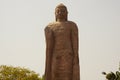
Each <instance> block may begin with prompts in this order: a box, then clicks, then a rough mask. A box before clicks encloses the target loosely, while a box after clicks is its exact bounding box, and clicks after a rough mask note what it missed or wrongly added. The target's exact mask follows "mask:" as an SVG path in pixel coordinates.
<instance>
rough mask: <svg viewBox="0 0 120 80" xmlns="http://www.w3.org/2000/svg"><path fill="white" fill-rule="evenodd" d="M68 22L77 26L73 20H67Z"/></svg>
mask: <svg viewBox="0 0 120 80" xmlns="http://www.w3.org/2000/svg"><path fill="white" fill-rule="evenodd" d="M68 23H69V24H71V25H74V26H77V24H76V23H75V22H73V21H68Z"/></svg>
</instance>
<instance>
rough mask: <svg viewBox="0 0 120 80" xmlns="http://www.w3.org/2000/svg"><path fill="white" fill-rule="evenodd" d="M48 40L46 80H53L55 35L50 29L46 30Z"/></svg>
mask: <svg viewBox="0 0 120 80" xmlns="http://www.w3.org/2000/svg"><path fill="white" fill-rule="evenodd" d="M45 38H46V66H45V80H51V78H50V77H51V73H50V72H51V62H52V52H53V50H52V48H53V33H52V30H51V29H50V28H49V27H46V28H45Z"/></svg>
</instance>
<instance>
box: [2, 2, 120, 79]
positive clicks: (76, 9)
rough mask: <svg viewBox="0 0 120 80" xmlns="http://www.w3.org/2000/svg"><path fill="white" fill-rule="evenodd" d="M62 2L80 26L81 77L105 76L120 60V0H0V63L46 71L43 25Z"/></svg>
mask: <svg viewBox="0 0 120 80" xmlns="http://www.w3.org/2000/svg"><path fill="white" fill-rule="evenodd" d="M59 3H63V4H65V5H66V6H67V8H68V12H69V16H68V20H71V21H74V22H75V23H76V24H77V26H78V28H79V43H80V44H79V59H80V70H81V71H80V73H81V75H80V76H81V80H105V77H104V76H103V75H102V74H101V72H102V71H106V72H110V71H116V70H118V66H119V61H120V0H0V55H1V56H0V65H12V66H20V67H26V68H29V69H31V70H34V71H35V72H37V73H39V74H40V75H43V74H44V70H45V36H44V28H45V26H46V25H47V24H48V23H50V22H52V21H54V20H55V17H54V9H55V7H56V6H57V5H58V4H59Z"/></svg>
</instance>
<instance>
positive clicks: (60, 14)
mask: <svg viewBox="0 0 120 80" xmlns="http://www.w3.org/2000/svg"><path fill="white" fill-rule="evenodd" d="M67 13H68V12H67V10H66V8H65V7H59V8H56V10H55V16H56V18H57V19H64V20H66V19H67Z"/></svg>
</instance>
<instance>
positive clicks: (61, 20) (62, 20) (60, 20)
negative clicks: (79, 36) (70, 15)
mask: <svg viewBox="0 0 120 80" xmlns="http://www.w3.org/2000/svg"><path fill="white" fill-rule="evenodd" d="M65 21H67V20H66V19H57V22H65Z"/></svg>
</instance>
